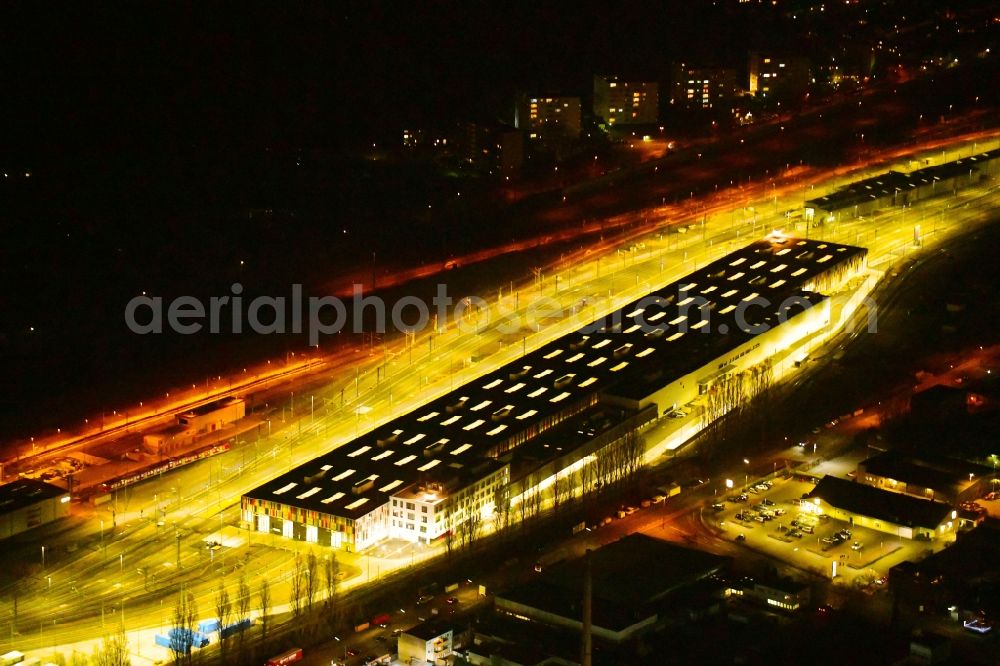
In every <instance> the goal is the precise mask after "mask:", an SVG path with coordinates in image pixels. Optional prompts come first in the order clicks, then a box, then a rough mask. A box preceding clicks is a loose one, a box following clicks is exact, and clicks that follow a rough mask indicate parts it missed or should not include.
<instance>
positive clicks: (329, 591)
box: [323, 551, 340, 610]
mask: <svg viewBox="0 0 1000 666" xmlns="http://www.w3.org/2000/svg"><path fill="white" fill-rule="evenodd" d="M339 575H340V563H339V562H338V561H337V555H336V553H334V552H333V551H330V553H329V554H328V555H327V556H326V557H325V558H323V583H324V587H325V588H326V607H327V609H329V610H333V605H334V603H335V602H336V599H335V597H336V595H337V582H338V581H337V576H339Z"/></svg>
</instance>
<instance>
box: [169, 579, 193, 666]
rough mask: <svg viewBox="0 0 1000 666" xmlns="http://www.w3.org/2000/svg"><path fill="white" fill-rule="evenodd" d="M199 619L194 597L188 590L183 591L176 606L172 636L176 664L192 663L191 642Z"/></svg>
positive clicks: (171, 645) (171, 649)
mask: <svg viewBox="0 0 1000 666" xmlns="http://www.w3.org/2000/svg"><path fill="white" fill-rule="evenodd" d="M197 618H198V604H197V602H196V601H195V598H194V595H193V594H191V593H190V592H187V591H186V590H181V593H180V594H179V595H177V603H176V605H175V606H174V617H173V627H172V628H171V634H170V652H171V653H172V654H173V657H174V662H175V663H178V664H190V663H191V659H192V651H191V642H192V640H193V637H194V629H195V622H197Z"/></svg>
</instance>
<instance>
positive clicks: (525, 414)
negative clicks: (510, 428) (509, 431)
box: [517, 409, 538, 421]
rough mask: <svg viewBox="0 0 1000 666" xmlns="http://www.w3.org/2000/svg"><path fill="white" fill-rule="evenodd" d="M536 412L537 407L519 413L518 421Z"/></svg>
mask: <svg viewBox="0 0 1000 666" xmlns="http://www.w3.org/2000/svg"><path fill="white" fill-rule="evenodd" d="M537 413H538V410H537V409H529V410H528V411H526V412H525V413H524V414H521V415H519V416H518V417H517V420H518V421H523V420H524V419H530V418H531V417H532V416H534V415H535V414H537Z"/></svg>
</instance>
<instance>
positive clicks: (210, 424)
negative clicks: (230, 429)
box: [177, 398, 246, 434]
mask: <svg viewBox="0 0 1000 666" xmlns="http://www.w3.org/2000/svg"><path fill="white" fill-rule="evenodd" d="M244 416H246V401H245V400H243V398H223V399H221V400H216V401H214V402H210V403H208V404H205V405H201V406H200V407H195V408H194V409H192V410H190V411H187V412H184V413H183V414H178V415H177V425H179V426H182V427H184V428H186V429H188V430H191V431H193V432H194V433H196V434H200V433H206V432H215V431H216V430H221V429H222V428H224V427H226V426H227V425H229V424H231V423H236V422H237V421H239V420H240V419H242V418H243V417H244Z"/></svg>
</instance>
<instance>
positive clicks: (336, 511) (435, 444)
mask: <svg viewBox="0 0 1000 666" xmlns="http://www.w3.org/2000/svg"><path fill="white" fill-rule="evenodd" d="M865 260H866V251H865V250H864V249H862V248H856V247H850V246H846V245H837V244H833V243H824V242H819V241H809V240H803V239H797V238H786V237H771V238H767V239H763V240H760V241H757V242H755V243H752V244H750V245H748V246H746V247H744V248H742V249H740V250H738V251H736V252H733V253H732V254H730V255H727V256H725V257H723V258H721V259H719V260H718V261H715V262H713V263H710V264H708V265H707V266H705V267H703V268H701V269H700V270H698V271H695V272H694V273H692V274H690V275H689V276H687V277H685V278H684V279H682V280H679V281H677V282H675V283H673V284H671V285H668V286H667V287H665V288H663V289H661V290H658V291H657V292H655V293H653V294H650V295H649V296H646V297H644V298H642V299H639V300H637V301H635V302H633V303H631V304H629V305H627V306H625V307H624V308H621V309H619V310H616V311H614V312H612V313H611V314H610V315H608V316H607V317H604V318H602V319H599V320H598V321H595V322H593V323H591V324H589V325H588V326H585V327H583V328H582V329H580V330H579V331H577V332H575V333H572V334H570V335H567V336H564V337H563V338H560V339H558V340H555V341H553V342H550V343H548V344H546V345H544V346H542V347H541V348H540V349H538V350H536V351H534V352H532V353H530V354H526V355H525V356H523V357H521V358H520V359H518V360H516V361H512V362H511V363H508V364H507V365H506V366H504V367H502V368H499V369H497V370H495V371H493V372H491V373H488V374H486V375H484V376H483V377H481V378H479V379H476V380H474V381H472V382H469V383H467V384H466V385H464V386H462V387H460V388H457V389H455V390H454V391H452V392H451V393H449V394H447V395H445V396H442V397H440V398H438V399H437V400H434V401H432V402H430V403H429V404H427V405H426V406H424V407H421V408H419V409H417V410H415V411H413V412H411V413H408V414H406V415H404V416H401V417H399V418H396V419H394V420H392V421H391V422H389V423H387V424H385V425H383V426H381V427H380V428H377V429H376V430H374V431H373V432H371V433H368V434H365V435H362V436H360V437H358V438H357V439H355V440H354V441H352V442H349V443H347V444H344V445H343V446H340V447H338V448H337V449H335V450H334V451H331V452H329V453H327V454H324V455H321V456H319V457H317V458H316V459H314V460H311V461H309V462H308V463H305V464H303V465H301V466H299V467H298V468H296V469H294V470H292V471H290V472H288V473H286V474H284V475H282V476H280V477H278V478H276V479H274V480H272V481H270V482H268V483H265V484H263V485H261V486H259V487H258V488H256V489H254V490H252V491H250V492H248V493H247V494H246V495H244V497H243V501H242V511H243V520H244V522H245V524H246V525H247V526H248V527H250V528H252V529H255V530H258V531H263V532H274V533H278V534H282V535H284V536H287V537H291V538H295V539H303V540H306V541H311V542H314V543H319V544H321V545H328V546H333V547H339V548H346V549H351V550H355V549H362V548H366V547H368V546H370V545H372V544H374V543H377V542H378V541H380V540H382V539H385V538H400V539H405V540H408V541H413V542H431V541H434V540H435V539H438V538H441V537H442V536H445V535H448V534H453V533H454V531H455V530H456V529H458V528H460V527H461V526H462V525H468V524H469V522H470V521H471V523H474V524H476V525H478V524H479V523H480V522H481V521H484V520H486V519H488V518H490V517H491V516H492V515H493V513H494V511H496V510H497V509H498V508H500V507H498V502H499V501H500V500H501V495H502V496H503V501H504V502H505V503H506V502H507V501H509V502H510V504H511V505H517V504H518V503H520V502H522V501H523V500H524V497H525V496H526V494H527V493H529V492H531V493H536V494H537V491H538V490H539V489H545V488H547V487H549V486H550V485H552V484H555V483H558V482H559V479H560V478H562V477H566V476H567V475H571V474H574V473H575V472H576V471H578V470H580V469H582V468H583V467H587V466H590V465H593V466H595V468H598V469H600V470H601V474H604V475H605V476H608V477H610V476H613V475H615V474H619V473H621V469H620V468H615V467H614V466H612V465H607V464H602V463H603V462H606V461H607V460H608V459H609V458H610V457H612V453H614V452H619V453H620V451H621V448H620V447H623V446H625V447H627V446H634V445H635V444H636V441H637V440H636V437H635V435H636V433H637V432H639V431H640V430H641V429H642V428H643V427H645V426H647V425H648V424H650V423H652V422H655V421H656V419H658V418H659V417H661V416H663V415H664V414H665V413H666V412H668V411H670V410H672V409H673V408H674V407H675V406H677V405H682V404H686V403H688V402H690V401H692V400H694V399H695V398H697V397H698V396H699V395H700V394H706V393H710V392H711V391H712V389H713V386H714V385H715V384H716V383H717V382H719V381H722V380H724V379H725V378H726V377H729V376H733V375H737V374H739V373H741V372H745V371H747V370H748V369H749V368H752V367H754V366H755V365H756V364H760V363H762V362H763V361H765V359H773V358H775V357H776V356H780V354H781V353H782V352H783V351H784V350H786V349H787V348H788V347H790V346H791V345H793V344H795V343H796V342H798V341H801V340H803V339H804V338H808V337H809V336H811V335H813V334H816V333H818V332H819V331H821V330H823V329H824V328H825V327H826V326H827V325H828V322H829V308H828V300H827V297H826V296H825V295H824V294H821V293H818V292H819V291H835V290H837V289H839V288H841V286H843V285H844V284H846V283H848V282H850V281H851V280H853V279H854V278H856V277H857V276H858V275H859V274H861V273H862V272H863V271H864V270H865V269H866V261H865ZM640 453H641V452H640ZM615 457H621V456H615ZM634 458H635V456H633V459H634ZM507 508H508V505H506V504H505V505H504V507H503V509H504V510H506V509H507Z"/></svg>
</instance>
